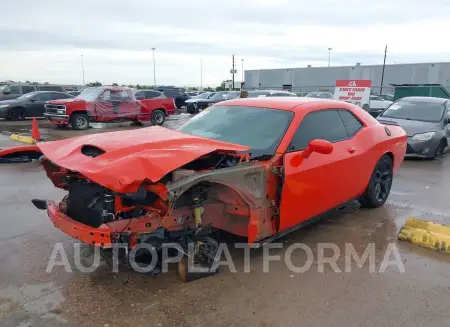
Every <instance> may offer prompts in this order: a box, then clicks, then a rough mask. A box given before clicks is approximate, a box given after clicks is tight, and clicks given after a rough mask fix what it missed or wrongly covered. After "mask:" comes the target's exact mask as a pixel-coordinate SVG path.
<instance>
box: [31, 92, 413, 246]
mask: <svg viewBox="0 0 450 327" xmlns="http://www.w3.org/2000/svg"><path fill="white" fill-rule="evenodd" d="M406 140H407V137H406V134H405V132H404V130H403V129H402V128H401V127H400V126H398V125H396V124H395V123H389V124H381V123H380V122H378V121H376V120H375V119H374V118H373V117H372V116H371V115H369V114H368V113H367V112H365V111H364V110H362V109H361V108H359V107H357V106H354V105H352V104H349V103H344V102H337V101H331V100H322V99H312V98H275V97H274V98H254V99H253V98H252V99H235V100H230V101H224V102H221V103H219V104H216V105H213V106H211V107H210V108H208V109H207V110H205V111H203V112H202V113H200V114H198V115H197V116H195V117H193V118H192V119H191V120H189V121H188V122H187V123H185V124H184V125H182V126H181V127H180V128H179V129H178V130H170V129H166V128H163V127H159V126H154V127H148V128H143V129H139V130H131V131H122V132H112V133H105V134H97V135H86V136H82V137H77V138H73V139H67V140H62V141H55V142H45V143H40V144H38V147H39V148H40V151H42V153H43V154H44V156H45V157H44V159H43V160H42V163H43V166H44V168H45V171H46V173H47V175H48V177H49V178H50V179H51V181H52V182H53V183H54V185H55V186H56V187H59V188H62V189H65V190H67V191H68V194H67V196H65V197H64V199H62V201H60V202H59V203H56V202H53V201H48V200H33V203H34V204H35V205H36V206H37V207H38V208H40V209H46V210H47V212H48V215H49V217H50V219H51V220H52V222H53V223H54V225H55V226H56V227H57V228H59V229H60V230H61V231H63V232H64V233H66V234H67V235H69V236H71V237H73V238H76V239H78V240H80V241H81V242H85V243H88V244H92V245H95V246H101V247H106V248H108V247H111V246H112V245H113V244H114V243H116V242H122V243H123V242H126V243H127V244H128V247H129V249H132V248H133V247H134V246H136V245H137V244H139V243H145V242H149V243H151V244H162V243H164V242H178V243H180V244H182V246H186V244H185V243H186V242H194V243H195V242H200V243H201V244H204V243H205V239H206V240H208V239H210V240H211V244H213V243H214V242H213V239H212V238H205V234H208V233H210V232H211V231H214V230H217V229H218V230H224V231H227V232H230V233H232V234H235V235H238V236H242V237H245V238H246V239H247V240H248V242H249V243H251V244H261V243H264V242H270V241H272V240H274V239H276V238H277V237H280V236H282V235H285V234H286V233H288V232H291V231H293V230H295V229H297V228H299V227H301V226H303V225H304V224H305V223H307V222H309V221H312V220H313V218H316V217H318V216H319V215H320V214H322V213H324V212H327V211H329V210H332V209H334V208H339V207H342V206H344V205H345V204H347V203H349V202H350V201H354V200H359V201H360V203H361V205H362V206H363V207H368V208H374V207H379V206H381V205H383V204H384V203H385V201H386V199H387V198H388V196H389V193H390V189H391V184H392V179H393V174H394V172H395V170H396V169H397V168H398V167H399V166H400V164H401V163H402V161H403V157H404V155H405V152H406ZM199 235H201V236H199ZM197 238H201V241H200V240H199V239H197ZM186 240H188V241H186ZM206 243H208V241H206ZM211 244H210V245H211ZM208 249H210V251H212V252H213V251H214V249H215V246H214V244H213V246H209V247H208Z"/></svg>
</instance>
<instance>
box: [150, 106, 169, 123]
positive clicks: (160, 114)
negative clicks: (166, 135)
mask: <svg viewBox="0 0 450 327" xmlns="http://www.w3.org/2000/svg"><path fill="white" fill-rule="evenodd" d="M165 120H166V114H165V113H164V111H162V110H154V111H153V112H152V117H151V121H152V125H159V126H161V125H162V124H164V122H165Z"/></svg>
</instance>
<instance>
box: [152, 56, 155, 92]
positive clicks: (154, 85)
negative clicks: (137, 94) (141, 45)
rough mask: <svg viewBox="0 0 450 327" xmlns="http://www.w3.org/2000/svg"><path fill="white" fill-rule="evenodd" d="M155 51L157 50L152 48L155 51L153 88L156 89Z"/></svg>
mask: <svg viewBox="0 0 450 327" xmlns="http://www.w3.org/2000/svg"><path fill="white" fill-rule="evenodd" d="M155 50H156V48H152V51H153V86H154V87H155V88H156V63H155Z"/></svg>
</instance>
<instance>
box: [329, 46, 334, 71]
mask: <svg viewBox="0 0 450 327" xmlns="http://www.w3.org/2000/svg"><path fill="white" fill-rule="evenodd" d="M331 50H333V48H328V67H330V63H331Z"/></svg>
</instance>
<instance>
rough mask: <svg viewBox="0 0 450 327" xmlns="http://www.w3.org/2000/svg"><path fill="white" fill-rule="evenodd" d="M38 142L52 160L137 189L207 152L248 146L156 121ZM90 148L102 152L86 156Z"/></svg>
mask: <svg viewBox="0 0 450 327" xmlns="http://www.w3.org/2000/svg"><path fill="white" fill-rule="evenodd" d="M38 147H39V148H40V149H41V151H42V153H43V154H44V155H45V156H46V158H47V159H49V160H50V161H51V162H53V163H54V164H56V165H58V166H60V167H62V168H66V169H68V170H72V171H76V172H79V173H81V174H82V175H84V176H86V177H87V178H89V179H90V180H92V181H94V182H96V183H98V184H100V185H102V186H104V187H106V188H109V189H111V190H113V191H116V192H123V193H125V192H126V193H131V192H136V191H137V189H138V188H139V186H140V185H141V184H142V182H143V181H145V180H149V181H151V182H157V181H158V180H160V179H161V178H162V177H164V176H165V175H166V174H167V173H170V172H171V171H173V170H175V169H177V168H179V167H181V166H183V165H185V164H187V163H189V162H191V161H193V160H195V159H197V158H199V157H201V156H203V155H206V154H208V153H211V152H214V151H218V150H223V151H229V152H237V151H247V150H249V147H247V146H242V145H236V144H232V143H226V142H220V141H215V140H210V139H206V138H201V137H196V136H192V135H188V134H184V133H181V132H178V131H175V130H170V129H167V128H164V127H160V126H152V127H147V128H141V129H136V130H131V131H120V132H111V133H103V134H92V135H85V136H80V137H75V138H71V139H66V140H61V141H52V142H43V143H39V144H38ZM92 151H94V152H96V153H97V154H98V153H101V154H99V155H98V156H97V157H91V156H89V155H86V153H89V152H91V153H92ZM102 152H104V153H102Z"/></svg>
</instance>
